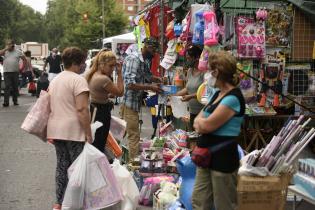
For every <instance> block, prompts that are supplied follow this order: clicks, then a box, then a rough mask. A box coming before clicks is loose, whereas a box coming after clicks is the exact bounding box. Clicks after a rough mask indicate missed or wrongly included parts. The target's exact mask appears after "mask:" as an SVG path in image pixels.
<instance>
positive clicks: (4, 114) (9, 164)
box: [0, 94, 315, 210]
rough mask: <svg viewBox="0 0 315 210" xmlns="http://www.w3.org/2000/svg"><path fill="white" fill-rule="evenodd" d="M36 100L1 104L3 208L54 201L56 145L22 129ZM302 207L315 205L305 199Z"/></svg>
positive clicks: (30, 208)
mask: <svg viewBox="0 0 315 210" xmlns="http://www.w3.org/2000/svg"><path fill="white" fill-rule="evenodd" d="M34 101H35V98H34V97H31V96H29V95H25V94H22V96H21V97H20V106H17V107H14V106H10V107H9V108H2V106H0V210H48V209H51V206H52V204H53V201H54V190H55V187H54V169H55V152H54V148H53V147H52V146H51V145H48V144H44V143H42V142H41V141H40V140H38V139H36V138H34V137H33V136H31V135H28V134H27V133H25V132H24V131H22V130H21V129H20V126H21V123H22V121H23V119H24V118H25V115H26V114H27V110H28V108H29V107H30V106H31V105H32V104H33V103H34ZM2 102H3V97H1V99H0V104H2ZM117 110H118V109H117V108H116V109H115V110H114V113H117ZM143 116H144V117H143V120H144V124H143V129H142V131H143V132H142V136H143V137H145V136H151V134H152V127H151V116H150V115H149V113H148V110H146V109H145V111H144V115H143ZM139 209H150V208H144V207H141V208H139ZM287 209H291V206H290V208H289V207H288V208H287ZM299 209H300V210H310V209H315V208H312V207H311V206H309V205H306V204H305V203H303V204H302V205H301V206H300V207H299Z"/></svg>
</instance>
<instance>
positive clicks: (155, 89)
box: [149, 84, 163, 93]
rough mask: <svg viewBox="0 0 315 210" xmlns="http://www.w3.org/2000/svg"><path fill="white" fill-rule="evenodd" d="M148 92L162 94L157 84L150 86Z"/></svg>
mask: <svg viewBox="0 0 315 210" xmlns="http://www.w3.org/2000/svg"><path fill="white" fill-rule="evenodd" d="M149 90H152V91H153V92H156V93H162V92H163V90H162V88H161V87H160V85H158V84H153V85H150V88H149Z"/></svg>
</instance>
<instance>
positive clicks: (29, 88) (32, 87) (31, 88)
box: [28, 82, 36, 94]
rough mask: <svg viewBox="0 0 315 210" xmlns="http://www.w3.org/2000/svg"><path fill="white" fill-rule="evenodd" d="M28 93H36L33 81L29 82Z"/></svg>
mask: <svg viewBox="0 0 315 210" xmlns="http://www.w3.org/2000/svg"><path fill="white" fill-rule="evenodd" d="M28 93H32V94H35V93H36V84H35V82H30V83H29V85H28Z"/></svg>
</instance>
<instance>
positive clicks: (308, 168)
mask: <svg viewBox="0 0 315 210" xmlns="http://www.w3.org/2000/svg"><path fill="white" fill-rule="evenodd" d="M294 184H295V186H296V187H298V189H300V190H301V191H303V192H305V193H306V194H307V195H309V196H310V197H311V198H313V199H315V159H312V158H307V159H300V160H299V169H298V172H297V173H296V174H295V175H294Z"/></svg>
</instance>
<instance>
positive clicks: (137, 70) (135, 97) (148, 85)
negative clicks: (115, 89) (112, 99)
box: [121, 37, 162, 163]
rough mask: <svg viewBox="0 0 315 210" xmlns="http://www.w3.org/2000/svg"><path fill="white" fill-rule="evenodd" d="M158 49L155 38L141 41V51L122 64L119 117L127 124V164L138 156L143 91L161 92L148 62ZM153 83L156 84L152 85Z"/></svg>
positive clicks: (131, 55) (158, 80) (157, 78)
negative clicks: (123, 90) (123, 88)
mask: <svg viewBox="0 0 315 210" xmlns="http://www.w3.org/2000/svg"><path fill="white" fill-rule="evenodd" d="M157 49H158V42H157V40H156V39H155V38H152V37H149V38H146V39H145V40H144V41H143V47H142V49H141V51H139V52H138V51H136V52H134V53H132V54H130V55H128V56H127V57H126V59H125V61H124V64H123V79H124V84H125V92H124V96H123V102H122V106H121V116H122V118H123V119H124V120H125V121H126V122H127V129H126V132H127V138H128V147H129V162H131V163H132V162H133V161H134V159H135V158H136V157H137V156H138V155H139V141H140V132H139V114H138V113H139V112H140V109H141V105H142V96H143V91H144V90H150V91H153V92H156V93H160V92H162V89H161V88H160V83H161V82H162V79H161V78H159V77H156V76H153V75H152V73H151V72H150V65H149V64H150V62H151V60H152V58H153V56H154V54H155V52H156V50H157ZM152 82H155V83H156V84H152Z"/></svg>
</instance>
